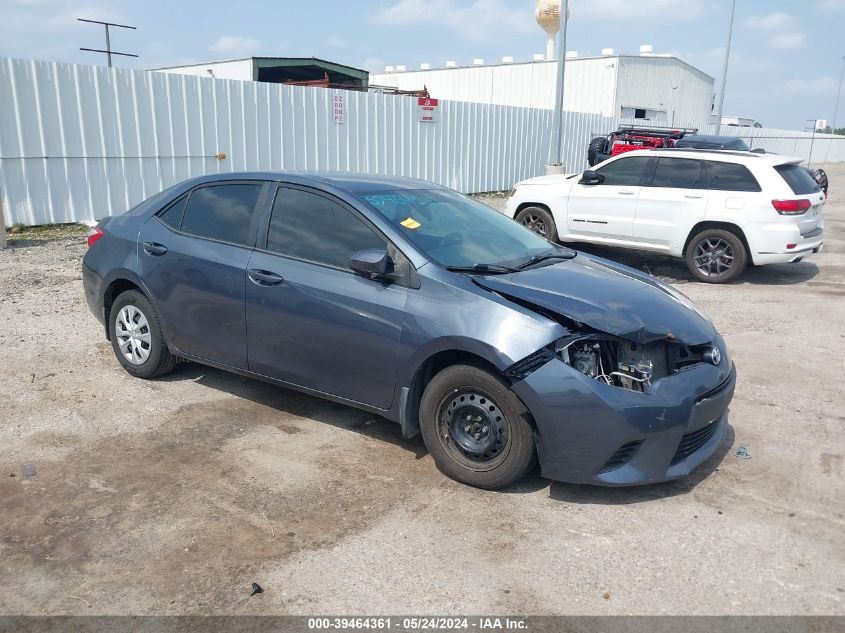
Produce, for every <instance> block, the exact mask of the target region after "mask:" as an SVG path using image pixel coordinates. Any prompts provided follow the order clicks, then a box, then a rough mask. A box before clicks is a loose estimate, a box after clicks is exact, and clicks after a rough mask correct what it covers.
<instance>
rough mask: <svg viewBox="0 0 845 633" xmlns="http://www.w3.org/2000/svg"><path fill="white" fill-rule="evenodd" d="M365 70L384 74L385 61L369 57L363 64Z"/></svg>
mask: <svg viewBox="0 0 845 633" xmlns="http://www.w3.org/2000/svg"><path fill="white" fill-rule="evenodd" d="M361 67H362V68H363V69H364V70H369V71H370V72H371V73H383V72H384V60H383V59H382V58H381V57H369V58H367V59H365V60H364V63H363V64H361Z"/></svg>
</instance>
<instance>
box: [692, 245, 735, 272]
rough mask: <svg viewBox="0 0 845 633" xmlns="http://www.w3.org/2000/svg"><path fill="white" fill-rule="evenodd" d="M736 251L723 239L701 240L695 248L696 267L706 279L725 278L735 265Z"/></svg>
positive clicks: (694, 259)
mask: <svg viewBox="0 0 845 633" xmlns="http://www.w3.org/2000/svg"><path fill="white" fill-rule="evenodd" d="M734 259H735V255H734V249H733V247H732V246H731V245H730V244H729V243H728V242H727V241H726V240H723V239H721V238H718V237H717V238H707V239H704V240H701V241H700V242H699V243H698V244H697V245H696V247H695V251H694V253H693V261H694V262H695V267H696V268H697V269H698V270H699V271H701V273H702V274H703V275H705V276H706V277H716V278H718V277H724V276H725V275H727V274H729V273H730V272H731V268H732V267H733V265H734Z"/></svg>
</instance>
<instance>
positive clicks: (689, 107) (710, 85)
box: [608, 56, 714, 124]
mask: <svg viewBox="0 0 845 633" xmlns="http://www.w3.org/2000/svg"><path fill="white" fill-rule="evenodd" d="M618 59H619V82H618V84H617V86H616V97H615V100H616V110H614V111H613V112H611V113H608V116H621V115H622V108H645V109H647V110H654V111H657V112H665V113H666V119H665V121H667V122H668V123H669V124H672V120H673V118H674V120H675V122H677V121H708V120H709V116H710V110H711V104H712V99H713V90H714V81H713V79H712V77H708V76H707V75H705V74H704V73H702V72H701V71H699V70H697V69H695V68H693V67H692V66H689V65H687V64H685V63H683V62H681V61H680V60H678V59H676V58H674V57H659V56H648V57H633V56H631V57H619V58H618ZM673 115H674V116H673Z"/></svg>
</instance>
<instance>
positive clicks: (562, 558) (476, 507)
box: [0, 164, 845, 614]
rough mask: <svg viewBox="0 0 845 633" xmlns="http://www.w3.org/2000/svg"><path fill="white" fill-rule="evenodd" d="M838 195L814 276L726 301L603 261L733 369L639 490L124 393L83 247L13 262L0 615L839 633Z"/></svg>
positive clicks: (774, 269)
mask: <svg viewBox="0 0 845 633" xmlns="http://www.w3.org/2000/svg"><path fill="white" fill-rule="evenodd" d="M828 172H829V174H830V175H831V181H832V182H831V185H832V192H833V193H832V196H831V199H830V201H829V203H828V205H827V210H826V230H827V235H826V247H825V251H824V253H823V254H822V255H820V256H817V257H816V258H814V259H812V260H811V261H808V262H804V263H800V264H795V265H783V266H770V267H765V268H759V269H755V270H751V271H750V272H749V273H748V274H747V275H746V276H745V277H744V278H743V279H742V281H741V283H738V284H736V285H732V286H728V287H719V286H708V285H703V284H698V283H692V282H690V278H689V276H688V274H687V272H686V269H685V267H684V266H683V264H682V263H681V262H679V261H675V260H670V259H665V258H659V257H657V258H655V257H652V256H647V257H646V256H640V255H630V254H626V253H624V252H620V251H614V250H608V249H601V250H600V251H597V252H600V253H601V254H602V255H605V256H608V257H612V258H615V259H619V260H622V261H624V262H626V263H628V264H631V265H634V266H637V267H639V268H642V269H646V267H647V269H648V270H650V271H651V272H653V273H655V274H658V275H660V276H661V277H663V278H666V279H668V280H670V281H671V282H673V283H676V284H678V285H679V286H680V287H681V289H682V290H683V291H684V292H685V293H687V294H688V295H690V296H691V297H692V298H693V299H694V300H695V301H696V302H698V303H699V304H700V305H701V306H702V307H703V308H704V309H705V310H706V311H707V312H708V313H709V314H710V315H711V317H712V318H713V320H714V322H715V323H716V325H717V327H718V328H719V330H720V331H721V332H722V334H723V335H724V336H725V339H726V340H727V342H728V345H729V346H730V349H731V353H732V355H733V358H734V360H735V362H736V364H737V367H738V369H739V377H740V378H739V384H738V386H737V391H736V397H735V399H734V402H733V405H732V407H731V418H730V419H731V424H732V432H731V433H730V434H729V437H728V441H727V442H726V443H725V444H724V445H723V448H722V450H721V451H719V453H718V454H717V455H716V456H714V458H713V459H712V460H711V461H710V462H709V463H707V464H706V465H705V467H704V468H702V469H701V471H699V472H698V473H696V474H695V476H693V477H691V478H689V479H687V480H684V481H680V482H676V483H671V484H661V485H655V486H650V487H642V488H634V489H603V488H592V487H578V486H570V485H563V484H557V483H550V482H549V481H546V480H543V479H541V478H539V476H537V475H536V474H535V475H533V476H532V477H530V478H529V479H528V480H527V481H526V482H525V483H524V484H523V485H521V486H520V487H518V488H516V489H513V490H510V491H507V492H503V493H502V492H500V493H495V492H483V491H479V490H474V489H471V488H467V487H464V486H461V485H459V484H457V483H454V482H452V481H450V480H448V479H446V478H445V477H443V476H442V475H440V474H439V473H438V472H437V470H436V469H435V467H434V464H433V463H432V460H431V458H430V457H429V456H428V455H427V453H426V451H425V449H424V447H423V445H422V443H421V442H420V441H406V440H404V439H402V438H401V436H400V434H399V429H398V426H394V425H392V424H390V423H388V422H386V421H384V420H381V419H375V418H373V417H372V416H370V415H368V414H366V413H362V412H359V411H356V410H353V409H348V408H345V407H342V406H339V405H335V404H330V403H326V402H323V401H321V400H318V399H316V398H312V397H308V396H304V395H300V394H297V393H294V392H290V391H285V390H283V389H279V388H276V387H272V386H268V385H266V384H262V383H259V382H255V381H251V380H246V379H244V378H240V377H238V376H234V375H230V374H226V373H223V372H221V371H217V370H213V369H208V368H204V367H202V366H199V365H194V364H185V365H182V366H181V367H180V368H179V370H178V371H177V372H176V373H175V374H173V375H172V376H169V377H167V378H166V379H164V380H159V381H154V382H143V381H140V380H136V379H133V378H131V377H130V376H129V375H128V374H126V373H125V372H124V371H122V370H121V369H120V368H119V366H118V364H117V362H116V361H115V359H114V358H113V357H112V352H111V348H110V347H109V344H108V343H107V342H106V341H105V340H104V338H103V335H102V329H101V327H100V325H99V324H98V323H97V322H96V321H95V319H94V318H93V317H92V316H91V315H90V314H89V312H88V308H87V306H86V305H85V302H84V299H83V295H82V282H81V277H80V267H79V264H80V258H81V257H82V254H83V252H84V241H83V239H82V238H81V237H80V236H79V235H78V234H77V235H75V236H72V237H66V238H62V239H55V238H54V237H52V238H50V237H49V235H48V238H49V239H43V236H35V237H36V238H37V239H33V238H32V237H31V236H28V234H24V235H23V236H19V238H21V239H15V240H14V241H13V242H12V244H13V247H12V248H10V249H8V250H5V251H0V397H2V414H0V416H2V424H0V447H2V450H0V613H6V614H9V613H26V614H41V613H50V614H81V613H84V614H129V613H135V614H148V613H160V614H164V613H250V614H269V613H276V614H285V613H295V614H306V613H358V614H361V613H363V614H366V613H370V614H372V613H411V612H425V613H432V612H464V613H522V614H563V613H567V614H661V613H672V614H708V613H709V614H717V613H718V614H845V548H843V540H842V535H843V529H845V517H844V516H843V513H845V482H843V454H845V440H843V432H842V429H843V423H845V413H843V408H842V404H843V387H842V380H843V376H845V327H843V325H845V309H843V305H845V278H844V277H843V272H845V165H842V164H840V165H838V166H830V169H829V170H828ZM490 200H491V202H493V203H499V204H500V203H501V199H495V198H491V199H490ZM590 250H593V249H590ZM740 444H744V445H746V446H747V447H748V450H749V451H750V452H751V455H752V458H751V459H747V460H743V459H738V458H737V457H736V456H735V454H734V453H735V450H736V448H737V447H738V446H739V445H740ZM31 468H34V469H35V471H36V474H34V475H33V474H32V471H31V470H30V469H31ZM27 475H29V476H27ZM253 581H256V582H258V583H260V584H261V585H262V586H263V587H264V589H265V592H264V593H263V594H261V595H257V596H254V597H252V598H250V597H248V589H249V586H250V583H252V582H253Z"/></svg>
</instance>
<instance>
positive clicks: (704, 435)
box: [672, 420, 719, 465]
mask: <svg viewBox="0 0 845 633" xmlns="http://www.w3.org/2000/svg"><path fill="white" fill-rule="evenodd" d="M718 426H719V421H718V420H716V421H714V422H711V423H710V424H708V425H707V426H705V427H702V428H700V429H698V430H697V431H693V432H692V433H687V434H686V435H684V436H683V437H682V438H681V443H680V444H679V445H678V450H677V451H675V456H674V457H673V458H672V464H673V465H674V464H677V463H678V462H679V461H681V460H683V459H686V458H687V457H689V456H690V455H692V454H693V453H694V452H695V451H697V450H698V449H699V448H701V447H702V446H704V445H705V444H707V442H708V441H709V440H710V438H711V437H713V434H714V433H715V432H716V428H717V427H718Z"/></svg>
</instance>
